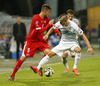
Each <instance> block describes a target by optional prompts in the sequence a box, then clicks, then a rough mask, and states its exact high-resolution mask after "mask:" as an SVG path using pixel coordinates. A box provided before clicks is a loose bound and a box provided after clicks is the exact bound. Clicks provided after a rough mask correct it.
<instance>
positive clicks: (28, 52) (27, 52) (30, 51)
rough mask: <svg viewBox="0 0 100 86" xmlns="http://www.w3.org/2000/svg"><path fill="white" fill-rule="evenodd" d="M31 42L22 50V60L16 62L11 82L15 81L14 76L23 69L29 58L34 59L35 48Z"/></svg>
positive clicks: (26, 43) (10, 78)
mask: <svg viewBox="0 0 100 86" xmlns="http://www.w3.org/2000/svg"><path fill="white" fill-rule="evenodd" d="M31 46H34V44H33V45H32V44H31V43H30V42H27V41H26V42H25V45H24V48H23V50H22V55H21V58H20V59H19V60H18V61H17V62H16V64H15V67H14V70H13V73H12V74H11V75H10V77H9V80H11V81H14V76H15V74H16V72H17V71H18V69H19V68H20V67H21V65H22V63H23V62H24V61H25V60H26V58H27V57H33V56H34V54H35V47H34V48H33V47H31Z"/></svg>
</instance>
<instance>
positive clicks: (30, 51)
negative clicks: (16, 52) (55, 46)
mask: <svg viewBox="0 0 100 86" xmlns="http://www.w3.org/2000/svg"><path fill="white" fill-rule="evenodd" d="M37 49H38V50H39V51H42V52H43V51H44V50H45V49H50V47H49V45H48V44H47V43H45V42H31V41H26V42H25V45H24V48H23V51H22V56H25V57H33V56H34V54H35V52H36V50H37Z"/></svg>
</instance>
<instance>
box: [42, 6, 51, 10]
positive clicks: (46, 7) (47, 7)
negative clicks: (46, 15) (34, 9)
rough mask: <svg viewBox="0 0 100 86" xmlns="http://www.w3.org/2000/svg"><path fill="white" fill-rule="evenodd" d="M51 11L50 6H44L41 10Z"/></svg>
mask: <svg viewBox="0 0 100 86" xmlns="http://www.w3.org/2000/svg"><path fill="white" fill-rule="evenodd" d="M49 9H51V7H50V6H49V5H48V4H43V5H42V8H41V11H43V10H49Z"/></svg>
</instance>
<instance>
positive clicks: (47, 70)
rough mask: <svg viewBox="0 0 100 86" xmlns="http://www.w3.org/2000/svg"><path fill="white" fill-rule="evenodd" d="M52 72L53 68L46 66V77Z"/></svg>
mask: <svg viewBox="0 0 100 86" xmlns="http://www.w3.org/2000/svg"><path fill="white" fill-rule="evenodd" d="M53 74H54V70H53V69H52V68H50V67H47V68H46V69H45V70H44V75H45V76H46V77H50V76H52V75H53Z"/></svg>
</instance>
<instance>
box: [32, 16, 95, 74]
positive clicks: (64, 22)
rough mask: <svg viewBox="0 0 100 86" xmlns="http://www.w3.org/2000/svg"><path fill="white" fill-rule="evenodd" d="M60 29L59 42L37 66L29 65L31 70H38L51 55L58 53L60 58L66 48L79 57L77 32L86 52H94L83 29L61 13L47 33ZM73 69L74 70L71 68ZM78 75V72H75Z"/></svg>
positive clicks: (79, 49)
mask: <svg viewBox="0 0 100 86" xmlns="http://www.w3.org/2000/svg"><path fill="white" fill-rule="evenodd" d="M56 28H58V29H60V30H61V33H62V36H61V40H60V43H59V44H58V45H57V46H55V47H54V48H53V49H52V50H51V51H50V52H49V53H48V55H46V56H45V57H44V58H43V59H42V60H41V61H40V62H39V65H38V66H37V67H34V66H32V65H31V66H30V67H31V69H33V71H34V72H35V73H37V72H38V71H39V69H40V68H41V67H42V66H43V65H44V64H46V63H47V62H48V60H49V59H50V58H51V57H53V56H54V55H56V54H57V55H58V56H60V57H61V58H62V55H63V53H64V52H65V51H66V50H68V49H69V50H71V51H74V52H75V53H76V54H75V58H76V57H77V58H80V57H81V48H80V46H79V45H78V41H77V39H76V35H77V34H79V35H80V36H82V37H83V39H84V40H85V42H86V44H87V46H88V49H87V52H88V51H90V52H91V54H92V55H93V54H94V50H93V49H92V47H91V45H90V43H89V41H88V39H87V37H86V36H85V35H84V33H83V31H82V30H81V29H80V28H79V27H78V26H77V25H76V24H75V23H74V22H72V21H68V17H67V16H66V15H63V16H61V17H60V19H59V21H58V22H57V23H56V24H55V25H54V26H53V27H52V28H50V30H49V31H48V35H49V34H50V33H51V32H52V30H53V29H56ZM78 62H79V61H78V60H77V61H76V62H75V64H76V66H77V64H78ZM73 71H75V70H73ZM77 75H78V74H77Z"/></svg>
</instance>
